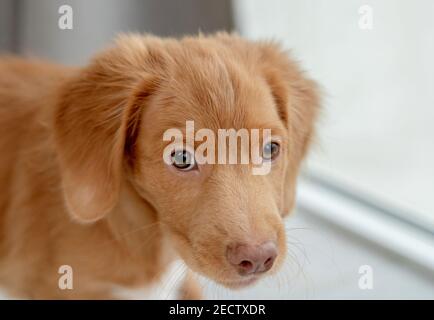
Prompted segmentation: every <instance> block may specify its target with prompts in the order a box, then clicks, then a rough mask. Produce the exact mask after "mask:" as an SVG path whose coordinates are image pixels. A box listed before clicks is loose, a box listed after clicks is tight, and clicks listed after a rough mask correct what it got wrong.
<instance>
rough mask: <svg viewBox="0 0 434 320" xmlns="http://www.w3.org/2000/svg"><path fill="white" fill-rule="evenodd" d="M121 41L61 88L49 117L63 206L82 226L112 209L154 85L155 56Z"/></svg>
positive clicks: (125, 40) (128, 42) (155, 72)
mask: <svg viewBox="0 0 434 320" xmlns="http://www.w3.org/2000/svg"><path fill="white" fill-rule="evenodd" d="M136 40H137V39H136ZM137 41H138V40H137ZM141 41H143V40H141ZM123 42H124V43H126V44H124V45H121V46H118V47H116V48H114V49H111V50H109V51H107V52H105V53H103V54H102V55H100V56H99V57H97V58H96V59H95V60H94V61H93V62H92V63H91V64H90V65H89V66H88V67H87V68H85V69H83V70H81V71H80V72H78V74H77V75H76V76H75V77H74V78H73V79H72V80H71V81H69V82H68V83H66V84H65V85H64V86H63V88H62V90H61V92H60V95H59V99H58V104H57V109H56V110H55V114H54V137H55V143H56V152H57V157H58V161H59V166H60V172H61V176H62V185H63V192H64V197H65V201H66V204H67V207H68V210H69V212H70V213H71V215H72V216H73V217H74V218H76V219H77V220H79V221H82V222H87V221H88V222H90V221H95V220H98V219H100V218H102V217H104V216H105V215H106V214H107V213H108V212H109V211H110V210H111V209H113V207H114V206H115V205H116V204H117V201H118V197H119V192H120V187H121V180H122V172H123V165H124V163H125V161H124V160H125V156H128V155H129V153H131V150H132V146H133V145H134V139H135V137H136V135H137V128H138V124H139V122H140V115H141V108H142V107H143V105H144V104H145V103H146V102H145V101H144V100H147V99H148V97H149V96H150V95H151V94H152V92H153V91H154V90H155V89H156V86H157V85H158V81H157V78H156V74H157V73H158V71H157V70H156V65H157V60H158V56H157V55H158V53H157V52H156V51H154V50H153V51H150V50H149V49H147V48H146V47H145V45H144V44H142V43H136V44H134V43H131V39H124V40H123ZM133 42H134V41H133ZM138 44H140V46H139V47H137V45H138ZM127 153H128V154H127Z"/></svg>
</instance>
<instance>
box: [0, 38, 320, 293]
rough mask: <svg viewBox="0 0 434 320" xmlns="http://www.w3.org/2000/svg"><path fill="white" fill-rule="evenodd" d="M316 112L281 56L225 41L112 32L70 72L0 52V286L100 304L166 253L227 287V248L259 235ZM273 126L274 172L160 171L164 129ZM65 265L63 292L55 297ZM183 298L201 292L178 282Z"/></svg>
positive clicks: (230, 278)
mask: <svg viewBox="0 0 434 320" xmlns="http://www.w3.org/2000/svg"><path fill="white" fill-rule="evenodd" d="M317 110H318V94H317V89H316V86H315V84H314V83H313V82H312V81H311V80H309V79H308V78H306V77H305V76H304V75H303V74H302V72H301V71H300V69H299V68H298V66H297V65H296V63H294V62H293V61H292V60H290V59H289V58H288V56H287V55H286V53H285V52H283V51H282V50H281V49H280V48H279V46H277V45H275V44H273V43H268V42H250V41H247V40H243V39H241V38H240V37H238V36H235V35H228V34H216V35H213V36H198V37H186V38H183V39H180V40H176V39H161V38H157V37H153V36H139V35H129V36H122V37H120V38H119V39H118V41H117V42H116V45H115V46H113V47H112V48H110V49H108V50H106V51H105V52H103V53H102V54H100V55H98V56H97V57H96V58H94V59H93V60H92V62H91V63H90V64H89V65H88V66H86V67H84V68H69V67H64V66H59V65H54V64H49V63H46V62H40V61H26V60H22V59H18V58H13V57H3V58H0V191H1V192H0V286H1V287H3V288H6V289H7V290H9V292H10V293H11V294H13V295H15V296H17V297H26V298H43V299H45V298H56V299H64V298H72V299H74V298H85V299H86V298H114V297H113V296H112V294H111V288H112V286H113V285H119V286H127V287H139V286H143V285H147V284H149V283H150V282H151V281H152V280H154V279H158V277H159V276H160V275H161V274H162V273H163V271H164V269H165V267H166V265H167V264H168V263H169V262H170V260H171V259H173V258H174V257H175V256H176V255H180V256H181V257H182V258H183V260H184V261H185V262H186V264H187V265H188V266H189V267H190V268H192V269H193V270H194V271H196V272H199V273H201V274H204V275H205V276H207V277H209V278H211V279H214V280H215V281H218V282H220V283H222V284H225V285H227V286H228V287H237V286H238V284H239V278H238V275H237V274H236V273H235V272H234V270H232V269H231V268H230V266H229V265H228V264H227V262H226V261H225V257H224V255H225V253H224V249H225V248H226V245H227V244H228V243H230V242H233V241H256V242H258V243H259V242H261V241H264V240H266V239H268V238H269V237H272V238H273V240H274V241H276V242H277V244H278V248H279V257H278V259H277V261H276V264H275V266H274V267H273V270H272V271H274V270H277V268H278V267H279V265H281V263H282V261H283V259H284V255H285V251H286V249H285V235H284V228H283V222H282V217H283V216H285V215H286V214H287V213H288V212H289V211H290V210H291V209H292V207H293V203H294V193H295V184H296V177H297V172H298V168H299V165H300V162H301V160H302V158H303V156H304V154H305V153H306V149H307V146H308V145H309V141H310V138H311V136H312V131H313V124H314V119H315V116H316V114H317ZM186 120H194V121H195V123H196V126H197V128H211V129H212V130H217V129H218V128H235V129H238V128H247V129H249V128H272V130H273V132H278V133H279V134H280V135H281V136H282V138H283V143H282V148H283V151H284V152H283V154H282V155H281V159H280V160H279V161H278V163H277V164H276V165H275V166H274V167H273V169H272V172H271V173H270V174H268V175H266V176H253V175H251V174H250V173H249V172H248V171H246V170H245V168H244V167H243V166H242V165H225V166H224V165H206V166H204V168H203V171H202V172H201V174H200V175H196V176H191V177H190V176H189V177H186V176H181V175H176V174H173V172H171V171H170V170H168V168H167V165H165V164H164V163H163V161H162V152H163V147H164V144H163V140H162V133H163V132H164V130H165V129H167V128H170V127H179V126H181V125H182V124H183V123H185V121H186ZM61 265H71V266H72V267H73V270H74V289H73V290H60V289H59V288H58V278H59V274H58V268H59V266H61ZM187 279H188V281H187V282H186V284H185V287H184V288H185V290H183V293H184V297H185V298H197V297H199V290H198V289H197V287H196V286H195V285H194V283H193V282H192V278H191V277H188V278H187Z"/></svg>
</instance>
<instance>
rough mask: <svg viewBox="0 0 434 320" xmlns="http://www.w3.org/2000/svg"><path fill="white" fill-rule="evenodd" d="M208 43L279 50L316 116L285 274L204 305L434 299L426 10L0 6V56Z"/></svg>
mask: <svg viewBox="0 0 434 320" xmlns="http://www.w3.org/2000/svg"><path fill="white" fill-rule="evenodd" d="M62 5H69V6H70V7H71V8H72V10H73V11H72V12H73V16H72V18H73V20H72V21H73V24H72V29H66V30H62V29H61V28H59V24H58V23H59V18H60V17H61V16H62V13H59V8H60V7H61V6H62ZM217 30H227V31H236V32H238V33H240V34H241V35H243V36H245V37H247V38H250V39H270V38H271V39H275V40H278V41H280V42H281V43H282V44H283V45H284V47H285V48H287V49H290V54H291V55H292V56H293V57H294V58H295V59H297V60H299V61H300V62H301V63H302V65H303V67H304V69H305V70H306V71H307V72H308V73H309V75H311V77H313V78H314V79H316V80H317V81H318V82H319V83H320V85H321V86H322V90H323V99H324V102H323V111H322V115H321V119H320V124H319V128H318V134H317V139H316V141H315V146H314V147H313V150H312V152H311V153H310V155H309V158H308V160H307V163H306V165H305V168H304V169H303V174H302V177H301V178H300V185H299V192H298V203H297V208H296V210H295V212H294V214H293V216H292V217H291V218H289V219H288V220H287V234H288V246H289V252H288V254H289V258H288V259H287V264H286V265H285V267H284V269H283V270H282V272H280V273H279V274H277V275H276V276H274V277H272V278H269V279H267V280H265V281H264V282H262V283H260V284H258V285H256V286H255V287H252V288H248V289H245V290H241V291H232V292H231V291H228V290H226V289H224V288H221V287H219V286H217V285H215V284H213V283H211V282H209V281H207V280H206V279H202V283H203V286H204V289H205V292H206V297H208V298H217V299H220V298H222V299H223V298H237V299H240V298H241V299H242V298H249V299H250V298H252V299H336V298H341V299H434V60H433V59H432V57H434V2H433V1H431V0H415V1H405V0H382V1H376V0H371V1H358V0H328V1H325V0H287V1H284V0H280V1H279V0H271V1H270V0H269V1H260V0H232V1H230V0H219V1H215V0H214V1H212V0H183V1H175V0H147V1H139V0H92V1H85V0H63V1H58V0H38V1H34V0H33V1H32V0H0V53H15V54H20V55H24V56H35V57H41V58H46V59H50V60H53V61H57V62H60V63H65V64H71V65H76V64H84V63H86V61H87V60H88V59H89V57H90V56H91V55H92V54H94V53H95V52H97V51H98V50H100V49H102V48H104V47H105V46H107V45H108V44H109V43H110V41H111V39H112V38H113V37H114V36H115V35H116V34H117V33H119V32H148V33H153V34H156V35H160V36H181V35H184V34H197V33H198V31H202V32H204V33H209V32H214V31H217Z"/></svg>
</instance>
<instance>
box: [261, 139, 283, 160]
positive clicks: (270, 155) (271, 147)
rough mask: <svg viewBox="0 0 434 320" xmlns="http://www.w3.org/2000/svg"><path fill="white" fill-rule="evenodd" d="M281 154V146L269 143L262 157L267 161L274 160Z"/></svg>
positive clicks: (265, 146)
mask: <svg viewBox="0 0 434 320" xmlns="http://www.w3.org/2000/svg"><path fill="white" fill-rule="evenodd" d="M279 153H280V145H279V144H278V143H277V142H269V143H266V144H265V145H264V149H263V151H262V157H263V158H264V159H265V160H274V159H276V158H277V156H278V155H279Z"/></svg>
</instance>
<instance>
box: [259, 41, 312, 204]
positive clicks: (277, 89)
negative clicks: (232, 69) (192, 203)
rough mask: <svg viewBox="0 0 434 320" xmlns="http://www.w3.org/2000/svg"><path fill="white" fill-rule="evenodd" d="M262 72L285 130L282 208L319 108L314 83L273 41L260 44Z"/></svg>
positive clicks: (289, 196)
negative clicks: (286, 131)
mask: <svg viewBox="0 0 434 320" xmlns="http://www.w3.org/2000/svg"><path fill="white" fill-rule="evenodd" d="M260 46H261V49H262V50H261V55H262V56H261V61H262V74H263V75H264V77H265V80H266V81H267V83H268V85H269V86H270V88H271V92H272V94H273V97H274V100H275V104H276V107H277V110H278V113H279V115H280V117H281V119H282V121H283V122H284V124H285V126H286V127H287V129H288V132H289V156H288V169H287V174H286V176H287V179H286V186H285V189H286V190H287V195H286V201H285V202H286V204H285V209H284V210H285V211H286V212H289V211H290V210H291V209H292V207H293V204H294V194H295V184H296V177H297V173H298V170H299V166H300V162H301V160H302V159H303V158H304V156H305V155H306V153H307V150H308V148H309V145H310V142H311V140H312V137H313V136H314V128H315V122H316V119H317V117H318V113H319V110H320V92H319V88H318V85H317V84H316V83H315V82H314V81H313V80H311V79H309V78H308V77H307V76H306V75H305V74H304V73H303V72H302V71H301V70H300V68H299V66H298V64H297V63H296V62H294V61H292V60H291V59H290V58H289V56H288V53H287V52H285V51H283V50H281V49H280V48H279V46H278V45H276V44H274V43H261V44H260Z"/></svg>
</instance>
